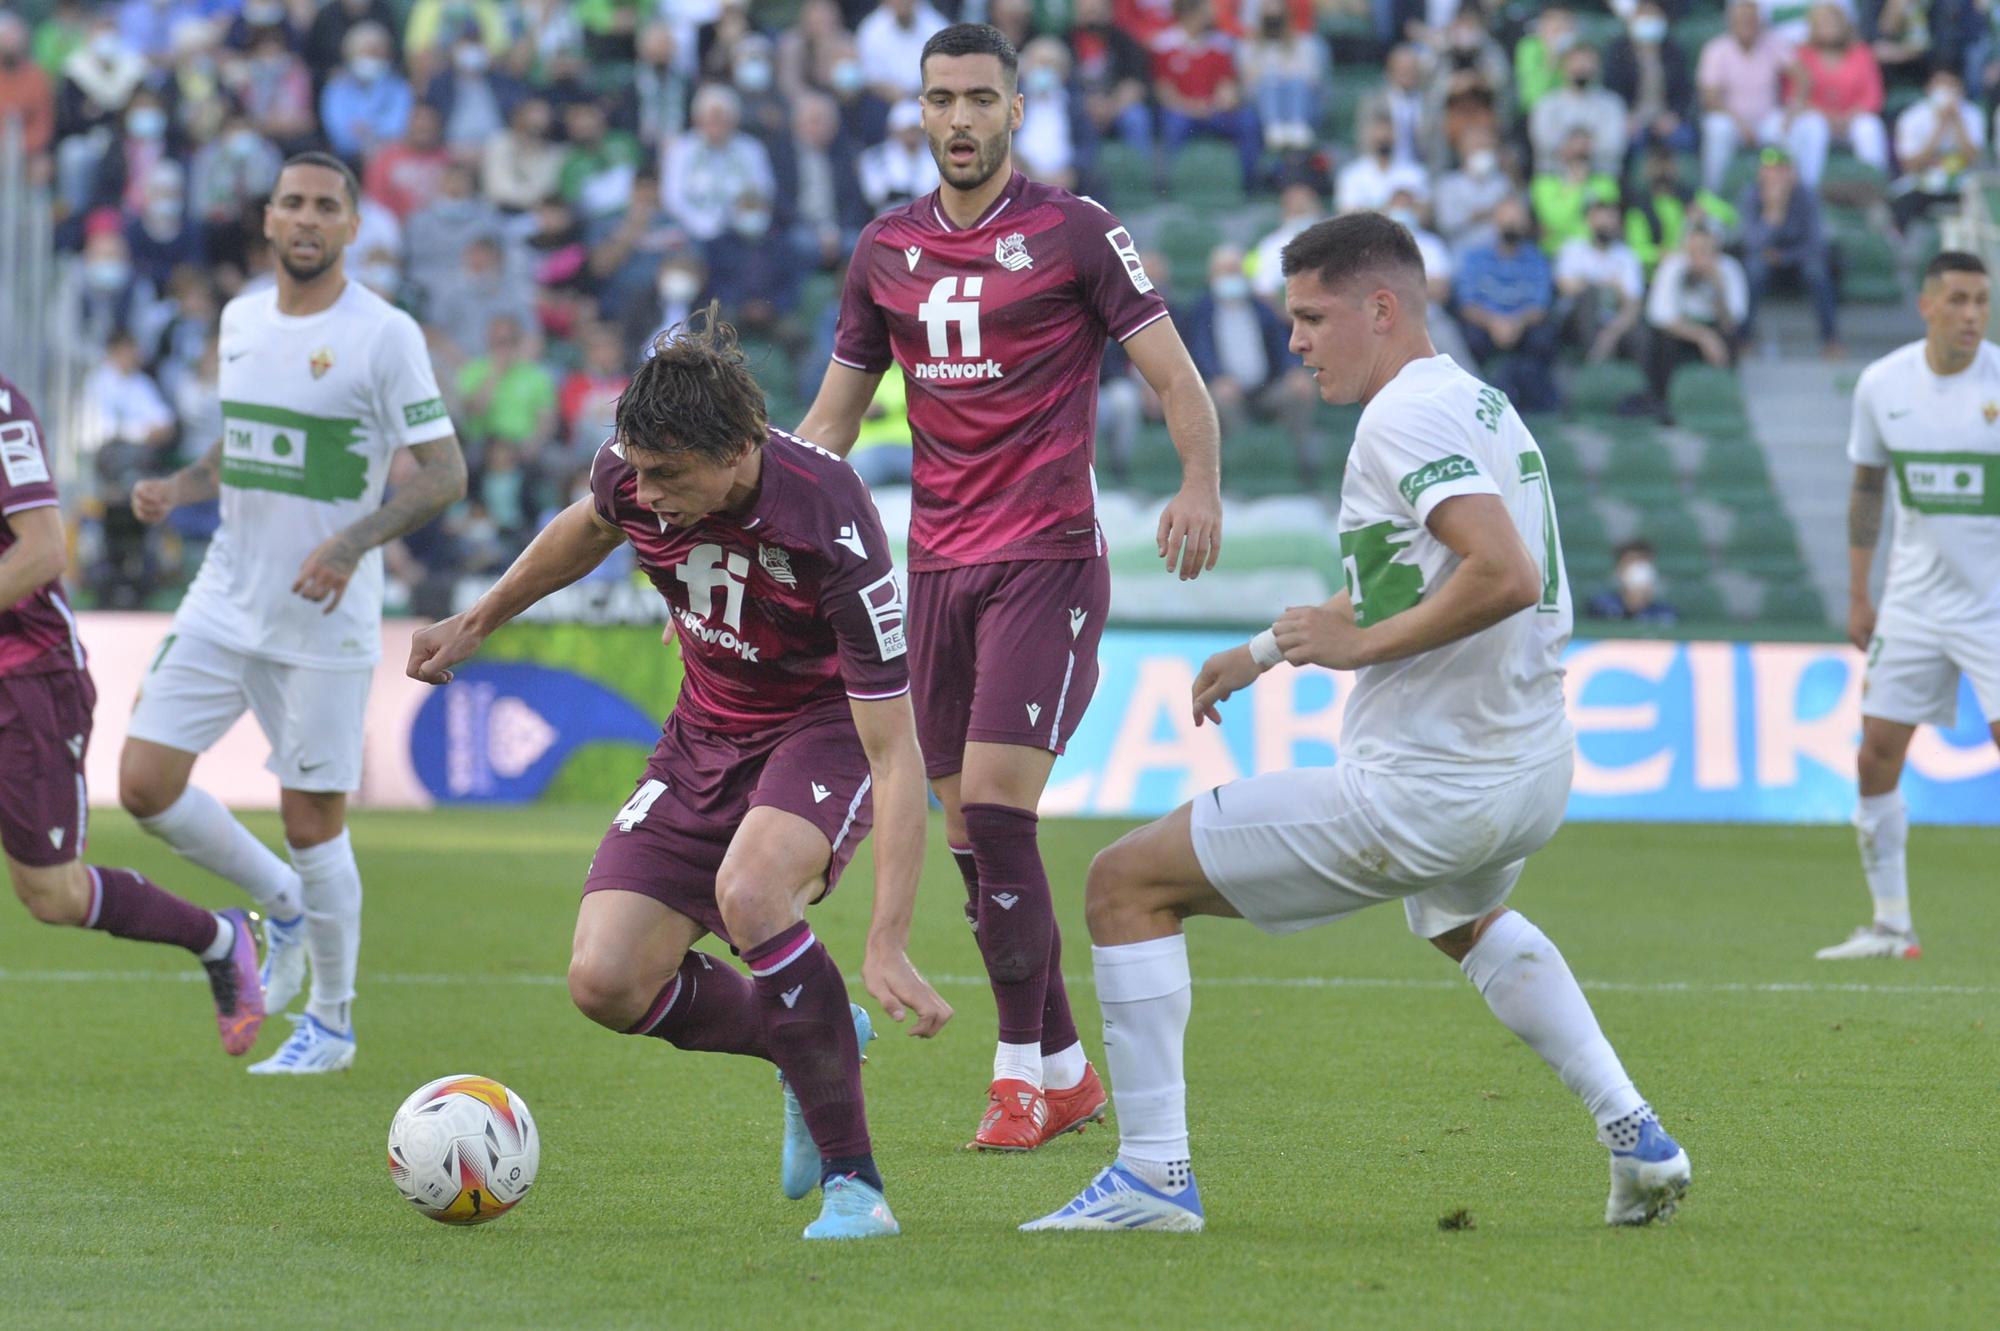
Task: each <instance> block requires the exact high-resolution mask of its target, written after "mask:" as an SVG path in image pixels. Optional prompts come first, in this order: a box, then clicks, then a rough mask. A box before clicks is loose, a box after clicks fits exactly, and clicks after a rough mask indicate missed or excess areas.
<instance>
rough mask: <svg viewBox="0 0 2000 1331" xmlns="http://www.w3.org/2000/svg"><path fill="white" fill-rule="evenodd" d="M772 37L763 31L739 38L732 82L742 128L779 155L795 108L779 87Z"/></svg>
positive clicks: (731, 67)
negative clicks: (741, 115)
mask: <svg viewBox="0 0 2000 1331" xmlns="http://www.w3.org/2000/svg"><path fill="white" fill-rule="evenodd" d="M773 60H774V57H773V54H772V47H771V39H770V38H768V37H766V36H764V34H762V33H760V32H749V33H745V34H744V35H743V36H742V37H740V38H738V39H737V42H736V45H735V47H734V48H733V49H732V50H731V52H730V57H729V84H730V86H731V87H733V88H735V89H736V95H737V97H738V98H739V99H740V100H741V103H742V106H743V131H744V132H745V133H746V134H749V135H750V136H751V137H752V138H754V139H756V140H757V141H758V142H759V143H761V144H763V145H764V151H765V152H766V153H769V154H770V155H772V156H774V157H775V156H776V155H777V154H778V152H779V151H780V145H781V144H783V143H784V141H785V137H786V136H787V135H788V134H789V133H790V132H791V119H792V108H791V104H790V103H789V102H788V101H787V100H786V98H785V94H784V93H783V92H781V91H779V89H778V86H777V69H776V65H775V64H774V63H773Z"/></svg>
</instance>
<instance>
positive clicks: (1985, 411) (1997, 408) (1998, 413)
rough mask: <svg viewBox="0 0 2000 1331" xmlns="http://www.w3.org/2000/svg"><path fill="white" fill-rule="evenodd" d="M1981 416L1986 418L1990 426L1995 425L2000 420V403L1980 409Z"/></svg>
mask: <svg viewBox="0 0 2000 1331" xmlns="http://www.w3.org/2000/svg"><path fill="white" fill-rule="evenodd" d="M1979 414H1980V415H1982V416H1984V417H1985V418H1986V423H1987V424H1988V425H1991V424H1993V422H1994V421H1996V420H2000V402H1988V403H1987V404H1986V405H1985V406H1983V407H1981V408H1980V409H1979Z"/></svg>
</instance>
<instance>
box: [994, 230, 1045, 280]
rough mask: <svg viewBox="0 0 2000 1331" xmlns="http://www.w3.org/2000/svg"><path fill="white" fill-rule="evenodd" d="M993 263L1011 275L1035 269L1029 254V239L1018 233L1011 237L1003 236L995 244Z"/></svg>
mask: <svg viewBox="0 0 2000 1331" xmlns="http://www.w3.org/2000/svg"><path fill="white" fill-rule="evenodd" d="M993 262H995V263H997V264H999V265H1000V266H1001V267H1002V268H1005V269H1006V270H1007V271H1008V272H1010V273H1018V272H1020V271H1021V270H1022V269H1023V268H1033V267H1034V266H1035V261H1034V259H1033V258H1032V257H1030V256H1029V254H1028V238H1027V237H1026V236H1024V235H1022V234H1021V233H1020V232H1018V231H1016V232H1015V233H1014V234H1013V235H1011V236H1002V237H1001V238H1000V239H999V240H997V241H995V242H994V244H993Z"/></svg>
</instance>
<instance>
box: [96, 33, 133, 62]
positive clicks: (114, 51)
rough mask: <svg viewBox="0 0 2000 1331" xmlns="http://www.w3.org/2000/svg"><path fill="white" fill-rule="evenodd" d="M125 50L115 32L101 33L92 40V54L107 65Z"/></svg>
mask: <svg viewBox="0 0 2000 1331" xmlns="http://www.w3.org/2000/svg"><path fill="white" fill-rule="evenodd" d="M124 49H125V46H124V44H123V43H122V42H120V41H119V40H118V34H117V33H115V32H100V33H98V34H97V35H96V36H95V37H92V38H91V39H90V53H91V54H92V55H94V56H96V57H97V58H98V59H99V60H102V61H103V62H104V63H105V64H107V65H108V64H110V63H111V62H112V61H114V60H116V59H117V58H118V56H119V53H120V52H122V51H123V50H124Z"/></svg>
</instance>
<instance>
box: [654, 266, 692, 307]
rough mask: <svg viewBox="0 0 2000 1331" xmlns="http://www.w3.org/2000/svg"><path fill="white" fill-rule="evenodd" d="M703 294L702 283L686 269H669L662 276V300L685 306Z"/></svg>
mask: <svg viewBox="0 0 2000 1331" xmlns="http://www.w3.org/2000/svg"><path fill="white" fill-rule="evenodd" d="M700 294H701V282H700V280H699V279H697V278H696V277H695V275H694V274H693V273H691V272H689V271H688V270H687V269H685V268H669V269H668V270H667V271H666V272H664V273H662V274H660V299H662V300H669V301H672V302H674V303H675V304H677V305H679V304H683V303H685V302H687V301H691V300H693V299H694V298H695V297H696V296H698V295H700Z"/></svg>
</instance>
